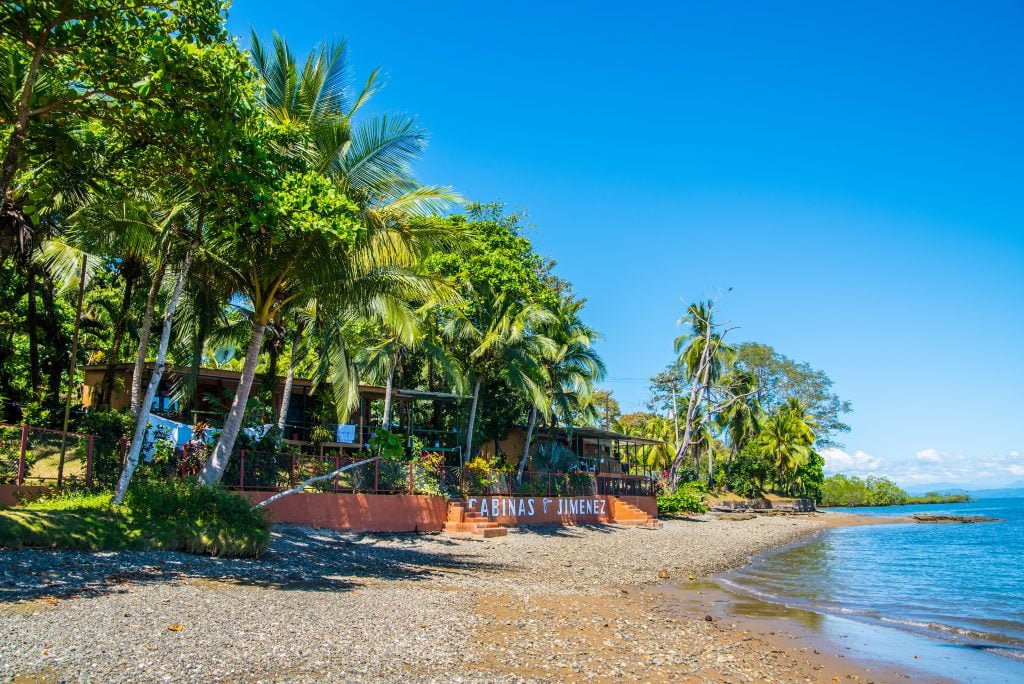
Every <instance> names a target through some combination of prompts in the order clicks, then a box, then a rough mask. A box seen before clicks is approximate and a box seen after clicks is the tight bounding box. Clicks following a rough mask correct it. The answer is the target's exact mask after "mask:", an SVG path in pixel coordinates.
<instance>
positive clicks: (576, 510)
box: [467, 496, 608, 523]
mask: <svg viewBox="0 0 1024 684" xmlns="http://www.w3.org/2000/svg"><path fill="white" fill-rule="evenodd" d="M467 503H468V504H469V506H468V508H469V510H471V511H474V512H476V513H478V514H479V515H481V516H483V517H485V518H489V519H491V520H494V521H497V522H503V521H515V522H521V523H531V522H533V523H540V522H557V521H561V520H566V519H569V520H574V521H593V522H601V521H605V520H607V519H608V499H607V498H606V497H603V496H572V497H557V498H555V497H550V498H549V497H540V496H484V497H469V498H468V500H467Z"/></svg>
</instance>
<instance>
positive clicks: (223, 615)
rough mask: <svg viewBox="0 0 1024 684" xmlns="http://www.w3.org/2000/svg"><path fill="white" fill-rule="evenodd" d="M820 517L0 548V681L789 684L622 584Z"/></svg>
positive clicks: (776, 657) (704, 562)
mask: <svg viewBox="0 0 1024 684" xmlns="http://www.w3.org/2000/svg"><path fill="white" fill-rule="evenodd" d="M823 518H824V516H803V517H801V516H794V517H757V518H754V519H752V520H733V521H729V520H724V519H716V518H713V517H704V518H695V519H692V520H673V521H666V522H665V524H664V527H663V528H662V529H660V530H651V529H641V528H628V527H619V526H614V525H607V526H582V527H565V528H557V527H551V528H529V529H522V530H515V529H514V530H511V531H510V533H509V535H508V536H507V537H504V538H499V539H493V540H487V541H476V540H463V539H450V538H447V537H444V536H441V535H370V534H356V533H342V532H334V531H328V530H313V529H309V528H301V527H292V526H279V527H277V528H275V531H274V538H273V541H272V543H271V547H270V550H269V551H268V553H267V554H266V555H265V556H264V557H263V558H261V559H258V560H232V559H216V558H207V557H199V556H191V555H186V554H181V553H166V552H119V553H79V552H54V551H40V550H24V551H11V550H5V551H0V678H2V679H3V680H5V681H41V682H45V681H97V682H99V681H102V682H107V681H175V682H177V681H203V682H211V681H268V682H269V681H275V682H276V681H328V680H330V681H399V680H401V681H409V680H417V681H422V680H435V681H440V680H444V681H452V680H455V679H459V678H461V679H462V680H463V681H531V680H532V681H545V680H583V679H598V680H612V679H634V680H646V681H649V680H684V681H751V682H753V681H793V679H794V678H797V679H801V680H802V679H804V678H805V677H804V675H805V674H807V673H808V672H810V673H813V672H815V670H812V669H811V667H812V666H811V663H810V662H806V663H803V661H801V664H800V667H801V668H803V667H804V664H806V668H805V669H806V672H804V670H803V669H802V670H800V672H801V675H800V676H799V677H795V674H796V672H797V671H796V670H794V669H793V668H794V667H795V666H796V665H795V659H796V658H797V657H796V656H794V655H792V654H788V653H785V652H783V651H780V650H778V649H777V648H774V647H772V646H770V645H767V644H766V643H764V642H762V641H759V640H758V639H757V638H756V637H755V636H751V635H750V634H747V633H746V632H745V630H739V629H733V630H731V631H730V630H729V628H728V626H726V625H722V624H720V623H718V622H710V621H706V620H704V619H703V615H696V616H686V615H679V614H673V613H671V611H666V610H664V607H663V606H659V604H658V602H657V600H656V599H655V598H654V597H653V596H652V595H651V594H650V593H649V592H645V591H644V590H643V589H642V586H641V585H650V584H658V583H663V582H666V581H669V582H686V581H687V580H689V579H699V578H703V577H707V576H709V575H711V574H714V573H716V572H719V571H722V570H726V569H728V568H731V567H736V566H738V565H742V564H743V563H745V562H747V560H748V559H749V558H750V557H751V556H753V555H756V554H757V553H760V552H762V551H766V550H769V549H771V548H775V547H778V546H782V545H785V544H788V543H791V542H794V541H796V540H797V539H799V538H800V537H802V536H806V535H807V534H809V533H811V532H813V531H815V530H818V529H821V528H823V527H826V526H827V525H828V523H827V521H826V520H824V519H823ZM727 632H728V633H727ZM821 674H822V677H821V681H830V680H831V677H828V678H826V677H825V676H824V675H825V674H826V673H824V672H822V673H821ZM811 679H812V680H814V681H817V678H816V677H811Z"/></svg>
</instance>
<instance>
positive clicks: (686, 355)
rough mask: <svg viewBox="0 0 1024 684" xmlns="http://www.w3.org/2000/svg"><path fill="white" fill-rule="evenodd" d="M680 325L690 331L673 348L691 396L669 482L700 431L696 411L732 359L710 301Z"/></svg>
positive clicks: (693, 307)
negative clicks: (688, 385) (696, 433)
mask: <svg viewBox="0 0 1024 684" xmlns="http://www.w3.org/2000/svg"><path fill="white" fill-rule="evenodd" d="M679 322H680V324H683V325H686V326H688V327H689V331H688V332H687V333H686V334H684V335H681V336H680V337H678V338H677V339H676V342H675V348H676V352H677V353H678V354H679V362H680V363H681V364H682V365H683V368H684V370H685V375H686V379H687V380H689V381H690V396H689V401H688V402H687V408H686V422H685V423H684V430H683V438H682V441H681V442H680V444H679V447H678V451H677V452H676V457H675V459H673V461H672V467H671V468H670V479H671V481H672V482H676V481H677V480H678V475H679V471H680V468H681V466H682V463H683V460H684V459H685V457H686V453H687V451H688V450H689V449H690V447H691V445H692V442H693V435H694V431H695V429H696V428H697V427H699V426H698V425H697V417H698V414H699V411H700V409H701V408H702V406H703V404H704V402H705V399H707V397H708V395H709V394H710V392H711V387H712V384H713V383H715V382H717V381H718V380H719V378H720V377H721V375H722V373H723V372H724V370H725V369H726V368H728V367H729V365H730V364H731V363H732V359H733V357H734V352H733V350H732V348H730V347H729V346H728V345H726V344H725V342H724V341H723V336H722V334H721V333H720V332H718V325H717V324H716V323H715V322H714V302H712V301H710V300H709V301H706V302H698V303H696V304H691V305H690V306H689V307H688V309H687V313H686V315H685V316H683V317H682V318H681V319H680V320H679ZM710 413H712V411H705V413H704V415H705V418H706V417H708V414H710Z"/></svg>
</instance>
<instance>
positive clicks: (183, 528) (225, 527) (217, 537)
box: [126, 481, 270, 557]
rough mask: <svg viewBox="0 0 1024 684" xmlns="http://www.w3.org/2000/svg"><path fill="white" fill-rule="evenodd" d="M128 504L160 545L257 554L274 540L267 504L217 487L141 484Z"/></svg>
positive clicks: (195, 550)
mask: <svg viewBox="0 0 1024 684" xmlns="http://www.w3.org/2000/svg"><path fill="white" fill-rule="evenodd" d="M126 503H127V505H128V508H129V509H130V510H131V512H132V515H133V516H134V517H135V518H136V521H137V522H138V523H139V524H140V525H141V526H142V527H143V528H145V529H147V531H149V532H150V534H151V535H152V542H153V545H154V546H155V547H157V548H164V549H176V550H179V551H187V552H189V553H206V554H210V555H212V556H241V557H255V556H259V555H261V554H262V553H263V552H264V551H265V550H266V548H267V544H268V543H269V541H270V519H269V517H268V515H267V512H266V510H265V509H263V508H257V509H254V508H253V507H252V504H251V502H250V501H249V500H248V499H246V498H244V497H241V496H239V495H237V494H233V493H232V492H229V491H227V490H225V489H221V488H219V487H206V486H203V485H200V484H198V483H196V482H194V481H186V482H166V481H164V482H158V481H154V482H140V483H138V486H136V487H134V488H132V489H129V490H128V496H127V497H126Z"/></svg>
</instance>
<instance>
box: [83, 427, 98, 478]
mask: <svg viewBox="0 0 1024 684" xmlns="http://www.w3.org/2000/svg"><path fill="white" fill-rule="evenodd" d="M95 446H96V435H89V447H88V450H87V451H86V452H85V486H86V487H92V458H93V457H92V454H93V449H94V448H95Z"/></svg>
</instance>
